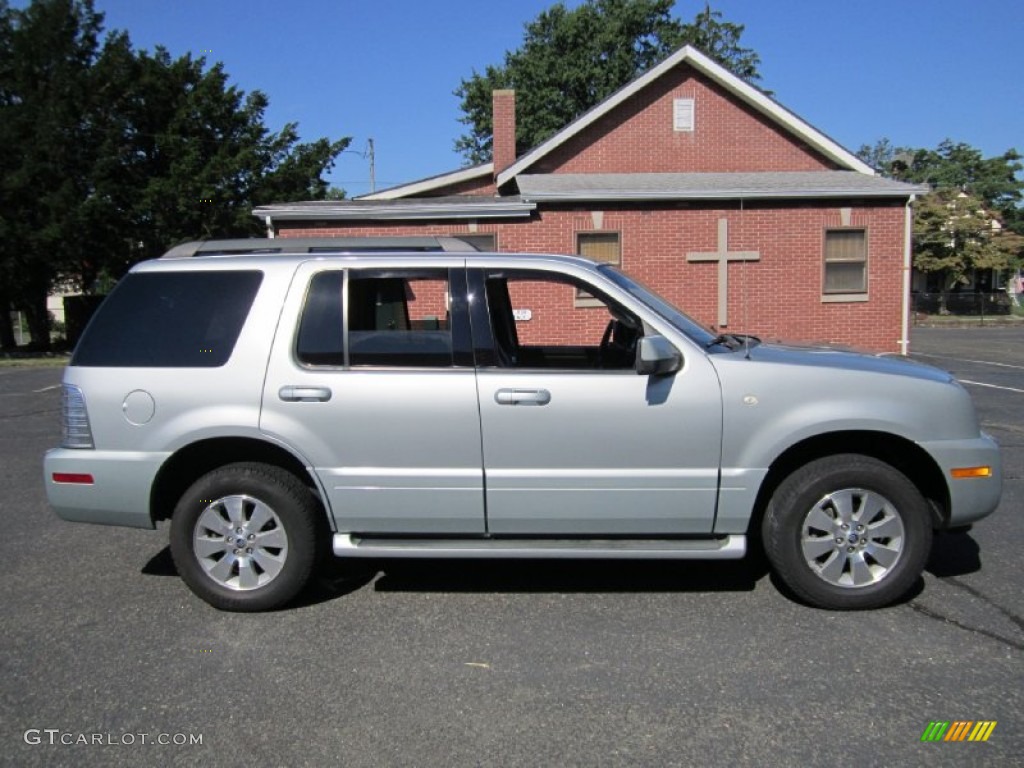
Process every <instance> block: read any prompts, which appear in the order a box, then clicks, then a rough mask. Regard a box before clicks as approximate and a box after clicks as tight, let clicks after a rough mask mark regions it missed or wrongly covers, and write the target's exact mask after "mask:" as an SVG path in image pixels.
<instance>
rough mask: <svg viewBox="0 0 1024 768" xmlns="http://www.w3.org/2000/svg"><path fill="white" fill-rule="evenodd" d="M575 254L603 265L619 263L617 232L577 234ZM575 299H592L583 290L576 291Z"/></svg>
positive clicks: (619, 252) (619, 249)
mask: <svg viewBox="0 0 1024 768" xmlns="http://www.w3.org/2000/svg"><path fill="white" fill-rule="evenodd" d="M576 253H578V254H579V255H580V256H583V257H584V258H587V259H592V260H593V261H599V262H601V263H603V264H614V265H616V266H618V265H619V264H620V263H621V248H620V244H619V233H618V232H577V233H576ZM576 298H577V299H587V300H589V299H593V296H591V295H590V294H589V293H587V292H586V291H584V290H577V291H576Z"/></svg>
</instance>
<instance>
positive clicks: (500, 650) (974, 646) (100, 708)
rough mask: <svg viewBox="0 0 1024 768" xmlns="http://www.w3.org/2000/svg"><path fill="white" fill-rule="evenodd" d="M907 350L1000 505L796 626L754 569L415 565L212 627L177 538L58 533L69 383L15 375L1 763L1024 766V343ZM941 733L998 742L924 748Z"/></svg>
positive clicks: (929, 332) (40, 372)
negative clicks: (987, 470)
mask: <svg viewBox="0 0 1024 768" xmlns="http://www.w3.org/2000/svg"><path fill="white" fill-rule="evenodd" d="M912 349H913V352H914V354H915V355H916V356H918V359H920V360H922V361H924V362H928V363H931V364H933V365H937V366H939V367H942V368H946V369H948V370H950V371H952V372H953V373H954V374H955V375H956V376H957V377H958V378H959V379H960V380H961V381H963V382H965V386H966V387H967V388H968V389H969V390H970V392H971V393H972V395H973V397H974V400H975V403H976V404H977V407H978V412H979V415H980V418H981V420H982V422H983V423H984V425H985V429H986V430H987V431H989V432H990V433H991V434H993V435H994V436H995V437H996V438H997V439H998V440H999V442H1000V443H1001V445H1002V447H1003V449H1004V454H1003V458H1004V465H1005V466H1004V471H1005V486H1004V493H1003V502H1002V505H1001V506H1000V508H999V510H998V511H997V512H996V513H995V515H993V516H992V517H990V518H988V519H986V520H984V521H982V522H981V523H979V524H978V525H976V526H975V527H974V528H973V529H972V530H971V531H970V532H969V533H961V534H955V535H947V536H942V537H940V538H938V539H937V540H936V544H935V547H934V552H933V556H932V560H931V562H930V564H929V567H928V570H927V572H926V574H925V576H924V579H923V580H922V582H921V583H920V585H919V587H918V589H917V590H915V593H914V594H913V595H912V597H911V598H910V599H909V600H908V601H906V602H904V603H902V604H900V605H896V606H894V607H891V608H888V609H884V610H879V611H871V612H864V613H833V612H828V611H821V610H814V609H811V608H807V607H805V606H802V605H800V604H798V603H796V602H793V601H792V600H791V599H789V598H787V597H786V596H784V595H783V594H781V593H780V592H779V591H778V590H777V589H776V587H775V586H774V585H773V583H772V580H771V578H770V577H769V576H768V575H767V574H766V572H765V570H764V569H763V567H761V566H760V565H759V564H758V563H757V562H756V561H753V560H751V561H742V562H739V563H705V564H700V563H678V564H671V563H668V564H666V563H621V562H615V563H612V562H609V563H545V564H537V563H532V562H510V563H472V562H434V563H430V562H423V563H405V564H398V565H387V566H385V567H383V568H382V569H380V570H376V571H367V572H365V573H362V574H360V575H358V576H356V577H350V578H342V577H340V576H339V577H336V578H327V577H325V578H324V579H322V580H321V581H320V582H319V583H318V584H317V585H316V587H315V588H314V589H312V590H311V591H310V593H309V594H308V595H307V596H306V597H305V598H304V599H303V600H302V601H301V602H300V604H299V605H297V606H294V607H292V608H290V609H289V610H286V611H282V612H278V613H272V614H263V615H239V614H226V613H219V612H217V611H215V610H214V609H212V608H210V607H208V606H207V605H206V604H204V603H202V602H200V601H199V600H198V599H197V598H195V597H193V596H192V594H191V593H190V592H189V591H188V590H187V589H186V587H185V586H184V585H183V583H182V582H181V581H180V580H179V579H178V578H177V577H176V575H175V574H174V569H173V565H172V564H171V562H170V558H169V555H168V551H167V548H166V546H167V529H166V527H162V528H161V529H160V530H158V531H155V532H151V531H135V530H127V529H114V528H102V527H97V526H84V525H74V524H70V523H65V522H62V521H60V520H58V519H57V518H56V517H55V516H54V514H53V513H52V512H51V511H50V509H49V508H48V506H47V505H46V501H45V495H44V491H43V485H42V478H41V457H42V454H43V452H44V450H45V449H46V448H48V447H50V446H53V445H55V444H56V443H57V442H58V440H59V428H58V414H57V409H58V389H57V384H58V382H59V380H60V375H61V372H60V370H59V369H16V368H2V369H0V465H2V467H3V470H4V472H3V474H4V483H3V487H2V488H0V526H2V531H3V534H2V536H0V577H2V583H3V609H4V616H3V620H2V622H0V762H3V763H4V764H10V765H19V766H25V765H77V766H89V765H97V766H98V765H137V764H153V765H200V764H202V765H210V764H215V765H219V766H233V765H239V766H241V765H289V766H292V765H332V766H341V767H342V768H355V767H356V766H374V767H377V766H392V765H393V766H476V765H480V766H548V765H551V766H554V765H573V766H577V765H578V766H595V765H602V766H605V765H607V766H620V765H621V766H674V765H679V766H689V765H730V766H732V765H738V766H763V765H787V766H788V765H836V764H840V763H841V764H846V765H853V766H876V765H877V766H892V765H901V766H914V765H929V766H932V765H939V766H941V765H967V764H969V765H993V766H995V765H998V766H1009V765H1024V619H1022V617H1024V561H1022V558H1021V552H1022V551H1024V524H1022V510H1024V479H1022V478H1024V330H1022V329H1015V328H993V329H969V330H954V329H916V330H915V332H914V336H913V347H912ZM935 720H950V721H955V720H972V721H979V720H989V721H996V722H997V726H996V727H995V729H994V731H993V732H992V735H991V737H990V738H989V740H988V741H987V742H984V743H971V742H963V743H922V741H921V736H922V733H923V732H924V730H925V728H926V726H928V724H929V722H930V721H935ZM97 736H98V737H99V739H98V740H99V741H100V742H102V743H94V742H96V741H97ZM197 737H198V739H199V740H201V743H198V744H197V743H194V742H195V741H196V739H197ZM83 740H84V741H85V742H89V743H82V741H83ZM62 741H64V742H67V741H71V742H72V743H70V744H67V743H64V744H62V743H61V742H62ZM158 741H167V742H170V743H167V744H161V743H157V742H158ZM182 741H184V742H185V743H180V742H182ZM51 742H53V743H51ZM129 742H130V743H129ZM176 742H177V743H176ZM190 742H193V743H190Z"/></svg>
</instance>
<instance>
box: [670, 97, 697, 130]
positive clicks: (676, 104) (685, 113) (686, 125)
mask: <svg viewBox="0 0 1024 768" xmlns="http://www.w3.org/2000/svg"><path fill="white" fill-rule="evenodd" d="M693 124H694V110H693V99H674V100H673V102H672V128H673V130H675V131H686V132H692V131H693Z"/></svg>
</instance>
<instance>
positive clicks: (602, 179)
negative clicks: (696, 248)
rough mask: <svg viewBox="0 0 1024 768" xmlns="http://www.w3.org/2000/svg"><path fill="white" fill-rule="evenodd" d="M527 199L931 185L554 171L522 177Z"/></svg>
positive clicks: (813, 176)
mask: <svg viewBox="0 0 1024 768" xmlns="http://www.w3.org/2000/svg"><path fill="white" fill-rule="evenodd" d="M516 183H517V184H518V185H519V193H520V196H521V197H522V199H523V200H524V201H529V202H557V201H590V200H720V199H740V198H742V199H746V200H750V199H764V198H775V199H785V198H844V197H845V198H858V197H888V198H894V197H895V198H906V197H909V196H910V195H914V194H923V193H925V192H928V187H921V186H916V185H913V184H905V183H903V182H899V181H893V180H892V179H883V178H881V177H879V176H868V175H867V174H864V173H858V172H856V171H771V172H763V173H552V174H537V175H534V174H522V175H520V176H518V177H517V178H516Z"/></svg>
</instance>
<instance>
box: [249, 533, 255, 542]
mask: <svg viewBox="0 0 1024 768" xmlns="http://www.w3.org/2000/svg"><path fill="white" fill-rule="evenodd" d="M255 539H256V534H255V533H250V534H249V541H254V540H255Z"/></svg>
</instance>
